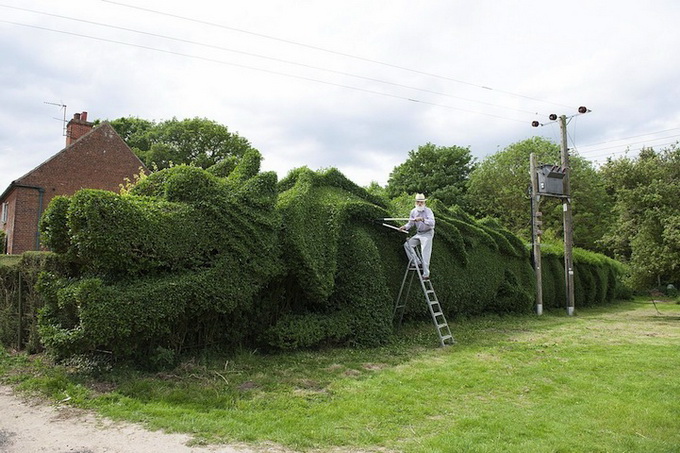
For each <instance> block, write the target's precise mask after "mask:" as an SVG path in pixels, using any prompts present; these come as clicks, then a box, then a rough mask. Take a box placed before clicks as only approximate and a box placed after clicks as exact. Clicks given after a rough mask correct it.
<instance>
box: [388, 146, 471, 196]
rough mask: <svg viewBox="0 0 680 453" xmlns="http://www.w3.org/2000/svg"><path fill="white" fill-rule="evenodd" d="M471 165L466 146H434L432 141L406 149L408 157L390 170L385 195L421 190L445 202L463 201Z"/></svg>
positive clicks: (420, 191) (411, 192) (413, 192)
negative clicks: (416, 147) (415, 147)
mask: <svg viewBox="0 0 680 453" xmlns="http://www.w3.org/2000/svg"><path fill="white" fill-rule="evenodd" d="M473 168H474V159H473V157H472V154H471V153H470V149H469V148H462V147H459V146H449V147H444V146H436V145H433V144H432V143H427V144H426V145H423V146H420V147H418V149H417V150H412V151H409V154H408V159H407V160H406V162H404V163H403V164H401V165H398V166H396V167H395V168H394V170H392V173H390V178H389V180H388V182H387V194H388V195H389V196H390V197H397V196H399V195H401V194H403V193H407V194H415V193H424V194H425V195H426V196H428V197H429V198H436V199H438V200H440V201H442V202H443V203H444V204H446V205H449V206H452V205H456V204H458V205H460V204H463V202H464V199H463V196H464V195H465V193H466V184H467V179H468V176H469V175H470V172H471V171H472V169H473Z"/></svg>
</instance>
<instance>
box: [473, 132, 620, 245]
mask: <svg viewBox="0 0 680 453" xmlns="http://www.w3.org/2000/svg"><path fill="white" fill-rule="evenodd" d="M531 153H535V154H536V156H537V159H538V161H539V162H541V163H550V164H559V162H560V148H559V146H558V145H557V144H555V143H553V142H551V141H549V140H546V139H544V138H541V137H533V138H530V139H527V140H523V141H521V142H517V143H514V144H512V145H510V146H508V147H507V148H505V149H504V150H502V151H500V152H498V153H496V154H493V155H491V156H489V157H487V158H486V159H484V160H483V161H482V162H481V163H480V164H479V165H478V166H477V167H476V168H475V169H474V170H473V171H472V173H471V174H470V181H469V186H468V194H467V196H468V203H467V204H468V205H469V206H470V208H471V209H472V211H473V212H474V213H475V214H477V215H480V216H490V217H495V218H497V219H499V220H500V221H501V222H502V223H503V224H504V225H505V226H506V227H507V228H509V229H510V230H511V231H513V232H514V233H515V234H518V235H520V236H523V237H525V238H529V237H530V225H531V223H530V213H531V206H530V205H531V200H530V197H529V187H530V184H531V179H530V175H529V156H530V155H531ZM569 163H570V166H571V193H572V207H573V217H574V244H575V245H576V246H578V247H583V248H586V249H590V250H600V251H601V249H602V245H601V244H599V243H598V242H597V241H598V240H599V239H600V238H601V237H602V235H603V234H604V232H605V231H606V229H607V228H608V226H609V222H610V220H611V213H610V209H609V207H608V206H609V204H608V203H607V199H608V196H607V193H606V192H605V190H604V185H603V182H602V181H601V180H600V178H599V176H598V175H597V171H596V170H595V168H594V167H593V166H592V164H591V163H590V162H589V161H587V160H586V159H583V158H581V157H579V156H578V155H572V156H571V158H570V162H569ZM541 211H542V212H543V223H544V224H543V230H544V231H545V232H546V233H547V234H549V235H553V236H555V237H561V236H562V234H563V227H562V205H561V201H560V200H558V199H554V198H549V197H543V199H542V201H541Z"/></svg>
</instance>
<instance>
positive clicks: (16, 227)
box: [0, 112, 145, 254]
mask: <svg viewBox="0 0 680 453" xmlns="http://www.w3.org/2000/svg"><path fill="white" fill-rule="evenodd" d="M140 167H141V168H145V167H144V164H143V163H142V161H140V160H139V158H138V157H137V156H136V155H135V154H134V153H133V152H132V150H131V149H130V148H129V147H128V146H127V144H126V143H125V142H124V141H123V139H122V138H121V137H120V136H119V135H118V134H117V133H116V131H115V130H114V129H113V127H111V125H110V124H109V123H108V122H103V123H101V124H100V125H98V126H97V127H94V124H93V123H90V122H88V121H87V112H83V113H76V114H75V115H73V119H71V120H70V121H69V123H68V124H67V126H66V148H64V149H62V150H61V151H59V152H58V153H57V154H55V155H54V156H52V157H50V158H49V159H48V160H46V161H45V162H43V163H42V164H40V165H38V166H37V167H35V168H34V169H33V170H31V171H29V172H28V173H26V174H25V175H24V176H22V177H20V178H18V179H16V180H14V181H12V183H11V184H10V185H9V187H8V188H7V189H6V190H5V191H4V192H3V193H2V195H0V207H1V211H0V225H1V227H2V230H3V231H4V232H5V234H6V237H5V251H6V252H7V253H8V254H20V253H23V252H25V251H28V250H40V233H39V230H38V223H39V221H40V216H41V215H42V213H43V211H44V210H45V208H46V207H47V205H48V204H49V202H50V200H52V198H53V197H55V196H56V195H73V194H74V193H75V192H76V191H78V190H80V189H83V188H88V189H103V190H110V191H114V192H118V191H119V190H120V184H122V183H124V182H125V178H129V179H130V180H132V179H133V176H134V175H135V174H138V173H139V172H140Z"/></svg>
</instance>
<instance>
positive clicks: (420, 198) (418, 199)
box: [416, 193, 427, 201]
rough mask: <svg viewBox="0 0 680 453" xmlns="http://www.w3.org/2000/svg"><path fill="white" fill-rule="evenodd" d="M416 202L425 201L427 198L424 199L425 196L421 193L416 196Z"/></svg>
mask: <svg viewBox="0 0 680 453" xmlns="http://www.w3.org/2000/svg"><path fill="white" fill-rule="evenodd" d="M416 201H427V198H425V195H424V194H422V193H419V194H416Z"/></svg>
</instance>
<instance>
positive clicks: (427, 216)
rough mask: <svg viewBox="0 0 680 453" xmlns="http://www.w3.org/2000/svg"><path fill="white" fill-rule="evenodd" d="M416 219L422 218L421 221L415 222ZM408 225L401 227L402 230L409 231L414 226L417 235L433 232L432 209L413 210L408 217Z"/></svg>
mask: <svg viewBox="0 0 680 453" xmlns="http://www.w3.org/2000/svg"><path fill="white" fill-rule="evenodd" d="M416 217H422V218H423V221H422V222H421V221H418V222H416ZM408 219H409V220H408V223H407V224H406V225H404V226H403V228H404V229H406V230H410V229H411V228H413V226H414V225H415V226H416V227H417V232H418V233H426V232H428V231H430V230H434V213H433V212H432V209H430V208H428V207H425V209H423V210H422V211H418V209H416V208H413V209H412V210H411V213H410V214H409V216H408Z"/></svg>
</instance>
